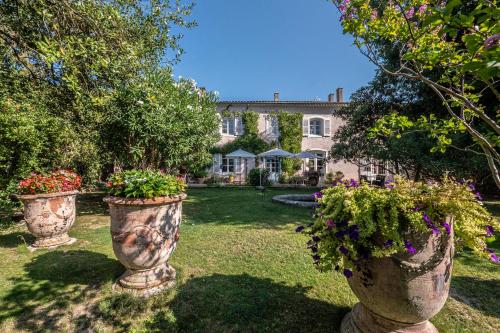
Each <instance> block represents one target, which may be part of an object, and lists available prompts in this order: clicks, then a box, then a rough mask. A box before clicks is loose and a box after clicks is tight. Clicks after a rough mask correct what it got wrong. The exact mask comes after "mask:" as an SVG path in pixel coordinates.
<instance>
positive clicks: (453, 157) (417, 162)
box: [331, 71, 491, 185]
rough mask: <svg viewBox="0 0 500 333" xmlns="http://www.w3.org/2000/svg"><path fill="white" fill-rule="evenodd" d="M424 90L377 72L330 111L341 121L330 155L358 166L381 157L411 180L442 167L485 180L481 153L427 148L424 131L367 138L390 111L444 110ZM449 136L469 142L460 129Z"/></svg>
mask: <svg viewBox="0 0 500 333" xmlns="http://www.w3.org/2000/svg"><path fill="white" fill-rule="evenodd" d="M428 90H429V89H428V88H427V87H426V86H424V85H422V84H419V83H416V82H412V81H408V80H406V79H404V78H396V77H391V76H388V75H386V74H384V73H383V72H381V71H379V72H378V73H377V75H376V76H375V79H374V80H373V81H372V82H370V84H369V85H368V86H366V87H363V88H361V89H359V90H358V91H357V92H356V93H354V94H353V95H352V96H351V102H350V103H349V105H347V106H346V107H344V108H341V109H339V110H337V111H336V116H338V117H340V118H341V119H342V120H343V124H342V125H341V126H340V127H339V129H338V130H337V132H336V133H335V135H334V136H333V140H334V145H333V146H332V150H331V156H332V158H333V159H334V160H348V161H349V162H351V163H354V164H357V165H358V166H363V163H366V160H377V161H387V162H390V163H389V164H390V166H391V167H392V168H393V169H394V170H395V171H396V172H397V173H399V174H403V175H406V176H407V177H413V178H414V179H415V180H419V179H420V178H424V179H435V180H438V179H440V178H441V177H442V173H443V170H445V171H447V172H449V173H450V175H453V176H454V177H455V178H458V179H461V178H465V179H474V180H475V181H476V183H478V184H481V185H484V183H485V182H487V180H490V181H491V176H490V174H489V172H488V171H486V170H487V165H486V161H484V159H483V158H482V157H480V156H478V155H476V154H473V153H471V152H466V153H464V152H461V151H458V150H454V149H450V150H447V151H446V152H443V153H432V152H431V151H430V150H431V149H432V147H433V145H434V142H433V140H432V139H431V138H429V137H428V134H427V133H425V132H424V131H419V130H412V131H407V132H404V133H402V135H401V138H399V139H398V138H395V137H387V138H384V137H376V138H373V137H372V135H371V134H372V128H373V127H374V126H375V124H376V122H377V121H378V120H379V119H381V118H382V117H384V116H386V115H389V114H391V113H393V112H397V113H398V114H401V115H405V116H407V117H409V119H412V120H416V119H418V117H420V116H421V115H426V114H429V113H432V112H434V113H435V114H437V115H439V116H442V115H443V114H445V112H446V110H444V108H443V107H437V108H436V103H438V101H437V99H438V98H437V96H435V95H433V94H432V92H429V91H428ZM453 141H454V142H458V143H457V144H459V145H461V146H464V145H466V144H467V143H468V144H471V142H470V141H471V139H470V137H468V136H467V135H466V134H455V135H453ZM478 170H484V171H479V172H478Z"/></svg>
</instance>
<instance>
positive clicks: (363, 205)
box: [297, 178, 498, 276]
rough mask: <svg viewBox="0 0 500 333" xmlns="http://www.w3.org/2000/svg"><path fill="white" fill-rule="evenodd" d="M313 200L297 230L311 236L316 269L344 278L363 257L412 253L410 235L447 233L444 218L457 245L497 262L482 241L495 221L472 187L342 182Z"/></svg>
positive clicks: (446, 181)
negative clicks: (306, 222) (306, 223)
mask: <svg viewBox="0 0 500 333" xmlns="http://www.w3.org/2000/svg"><path fill="white" fill-rule="evenodd" d="M315 198H316V200H317V202H318V205H319V207H318V208H317V210H316V221H315V222H314V224H313V225H312V226H311V227H308V228H304V227H302V226H299V227H298V228H297V231H298V232H300V231H303V230H304V232H305V233H307V234H309V235H310V236H311V237H312V239H311V240H310V241H309V243H308V246H309V248H310V249H311V250H312V251H313V260H314V262H315V264H316V265H317V267H318V268H319V269H320V270H331V269H332V268H335V270H342V271H344V272H347V273H346V276H350V273H351V271H350V269H352V268H354V267H359V266H360V265H361V264H362V262H363V260H366V259H368V258H371V257H375V258H381V257H388V256H390V255H393V254H396V253H402V252H405V251H406V252H409V253H414V252H415V251H416V250H415V248H413V245H412V244H411V242H410V240H409V239H410V235H412V234H413V235H414V234H419V233H420V234H428V235H430V234H431V233H434V234H441V235H446V234H449V233H450V230H451V227H452V226H451V225H450V224H448V222H449V220H447V219H446V217H447V216H452V217H453V228H454V231H455V238H456V240H457V242H456V245H457V247H458V246H460V247H463V246H467V247H469V248H471V249H472V250H473V251H475V252H476V253H478V254H480V255H482V256H484V257H489V258H490V259H491V260H492V261H493V262H498V257H497V256H496V255H495V253H493V251H492V250H491V249H489V248H488V247H487V243H486V238H489V237H492V236H493V232H494V231H493V229H494V227H497V226H498V222H496V221H494V220H493V218H492V217H491V215H490V214H489V213H488V212H487V211H486V209H485V208H483V207H482V205H481V203H480V202H479V201H478V200H479V199H480V196H479V193H477V192H475V188H474V186H473V185H472V184H466V183H464V184H460V183H456V182H454V181H452V180H450V179H449V178H444V179H443V182H442V183H441V184H430V183H422V182H413V181H409V180H403V179H401V178H398V179H397V180H396V182H395V183H386V186H385V187H383V188H374V187H370V186H368V184H366V183H363V184H361V185H359V184H358V183H357V182H356V181H354V180H351V181H345V180H344V181H342V182H339V183H337V184H336V186H334V187H330V188H328V189H325V190H323V191H322V192H318V193H316V194H315ZM343 269H345V270H343Z"/></svg>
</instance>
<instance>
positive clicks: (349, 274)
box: [344, 268, 352, 279]
mask: <svg viewBox="0 0 500 333" xmlns="http://www.w3.org/2000/svg"><path fill="white" fill-rule="evenodd" d="M344 276H345V277H346V278H348V279H350V278H352V271H351V270H350V269H347V268H345V269H344Z"/></svg>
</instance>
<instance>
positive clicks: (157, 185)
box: [108, 170, 186, 198]
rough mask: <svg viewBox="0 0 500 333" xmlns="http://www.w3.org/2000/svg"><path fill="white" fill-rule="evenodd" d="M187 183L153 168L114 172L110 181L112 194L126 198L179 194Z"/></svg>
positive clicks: (109, 185) (109, 188) (109, 190)
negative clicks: (152, 169)
mask: <svg viewBox="0 0 500 333" xmlns="http://www.w3.org/2000/svg"><path fill="white" fill-rule="evenodd" d="M185 188H186V184H185V183H184V181H183V180H180V179H177V178H176V177H175V176H172V175H167V174H164V173H162V172H160V171H151V170H127V171H123V172H117V173H114V174H113V175H112V176H111V177H110V179H109V182H108V192H109V194H110V195H112V196H116V197H125V198H154V197H165V196H172V195H178V194H181V193H183V192H184V191H185Z"/></svg>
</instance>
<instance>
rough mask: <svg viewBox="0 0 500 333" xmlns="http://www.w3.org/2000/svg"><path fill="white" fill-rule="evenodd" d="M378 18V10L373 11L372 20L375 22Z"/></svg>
mask: <svg viewBox="0 0 500 333" xmlns="http://www.w3.org/2000/svg"><path fill="white" fill-rule="evenodd" d="M377 17H378V13H377V11H376V10H373V11H372V15H371V19H372V20H375V19H376V18H377Z"/></svg>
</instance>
